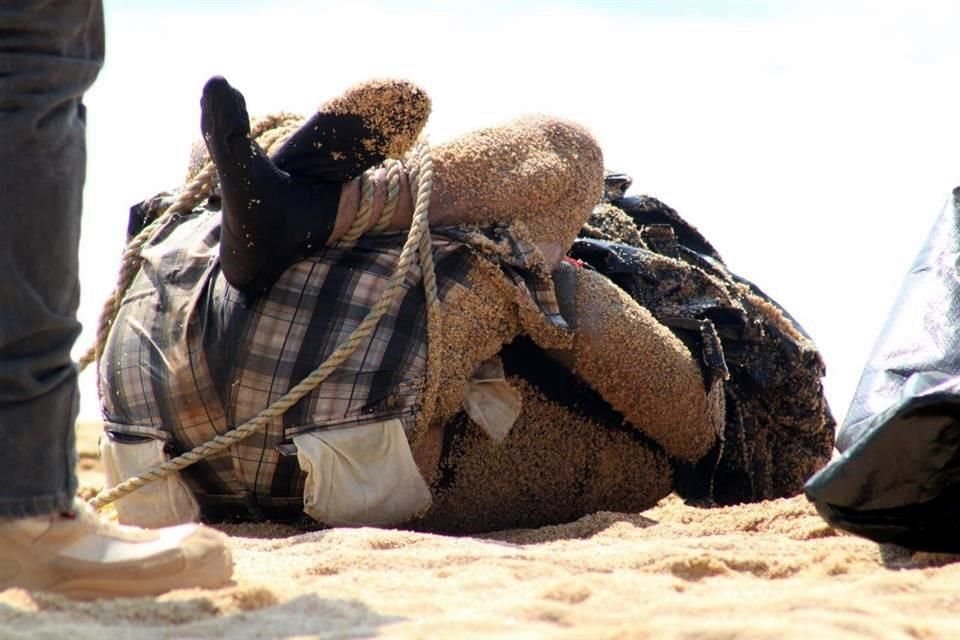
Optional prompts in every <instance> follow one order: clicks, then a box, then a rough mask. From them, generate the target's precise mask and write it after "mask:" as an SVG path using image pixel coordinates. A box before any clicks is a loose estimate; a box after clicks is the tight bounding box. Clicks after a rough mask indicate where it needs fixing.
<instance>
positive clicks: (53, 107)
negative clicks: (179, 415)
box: [0, 0, 104, 518]
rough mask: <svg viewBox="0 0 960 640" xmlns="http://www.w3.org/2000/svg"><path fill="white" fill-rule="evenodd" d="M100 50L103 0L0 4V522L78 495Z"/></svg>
mask: <svg viewBox="0 0 960 640" xmlns="http://www.w3.org/2000/svg"><path fill="white" fill-rule="evenodd" d="M103 53H104V41H103V8H102V5H101V1H100V0H52V1H51V0H4V1H3V2H2V4H0V518H9V517H23V516H34V515H43V514H45V513H50V512H54V511H63V510H66V509H68V508H69V507H70V505H71V503H72V501H73V495H74V493H75V491H76V485H77V481H76V475H75V472H74V465H75V462H76V449H75V442H74V421H75V419H76V415H77V405H78V389H77V372H76V367H75V365H74V364H73V361H72V360H71V358H70V350H71V347H72V346H73V343H74V341H75V340H76V338H77V335H78V334H79V333H80V323H79V322H78V321H77V304H78V301H79V295H80V282H79V276H78V245H79V241H80V207H81V199H82V196H83V182H84V177H85V171H86V147H85V124H84V107H83V105H82V103H81V99H82V97H83V94H84V92H85V91H86V90H87V89H88V88H89V87H90V85H91V84H92V83H93V81H94V79H95V78H96V76H97V73H98V72H99V70H100V67H101V65H102V62H103Z"/></svg>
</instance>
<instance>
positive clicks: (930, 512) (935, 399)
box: [805, 188, 960, 552]
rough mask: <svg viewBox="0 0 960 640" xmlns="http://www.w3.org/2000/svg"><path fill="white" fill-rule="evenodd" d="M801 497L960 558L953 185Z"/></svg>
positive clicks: (958, 261) (875, 531)
mask: <svg viewBox="0 0 960 640" xmlns="http://www.w3.org/2000/svg"><path fill="white" fill-rule="evenodd" d="M836 447H837V450H838V451H839V452H840V455H839V456H838V457H836V458H835V459H834V460H833V461H832V462H831V463H830V464H829V465H828V466H827V467H825V468H824V469H823V470H821V471H820V472H819V473H817V474H816V475H814V476H813V478H811V479H810V481H809V482H808V483H807V485H806V487H805V491H806V494H807V497H808V498H809V499H810V500H811V501H813V503H814V504H815V505H816V507H817V510H818V511H819V513H820V514H821V515H822V516H823V517H824V518H825V519H826V520H827V521H828V522H829V523H830V524H831V525H833V526H835V527H838V528H840V529H845V530H847V531H850V532H852V533H855V534H858V535H861V536H865V537H867V538H870V539H873V540H876V541H877V542H892V543H896V544H900V545H902V546H905V547H909V548H913V549H920V550H928V551H949V552H960V517H958V516H960V500H958V499H957V498H960V495H958V494H960V188H958V189H956V190H954V192H953V195H952V198H951V199H950V201H949V202H948V203H947V204H946V206H945V207H944V210H943V213H942V214H941V215H940V217H939V218H938V219H937V221H936V223H935V224H934V227H933V230H932V231H931V232H930V235H929V236H928V238H927V240H926V242H925V243H924V245H923V247H922V249H921V251H920V253H919V255H918V256H917V258H916V260H915V262H914V264H913V267H912V268H911V269H910V271H909V273H908V274H907V276H906V279H905V281H904V283H903V285H902V288H901V291H900V294H899V296H898V297H897V301H896V303H895V304H894V307H893V310H892V311H891V313H890V316H889V318H888V320H887V322H886V325H885V326H884V328H883V330H882V332H881V334H880V337H879V339H878V340H877V343H876V346H875V347H874V350H873V353H872V354H871V356H870V358H869V360H868V362H867V365H866V367H865V368H864V371H863V375H862V377H861V379H860V383H859V385H858V387H857V390H856V393H855V394H854V398H853V402H852V404H851V407H850V410H849V412H848V413H847V417H846V420H845V421H844V424H843V425H842V426H841V428H840V431H839V433H838V437H837V443H836Z"/></svg>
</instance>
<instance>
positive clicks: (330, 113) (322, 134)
mask: <svg viewBox="0 0 960 640" xmlns="http://www.w3.org/2000/svg"><path fill="white" fill-rule="evenodd" d="M429 115H430V98H429V97H428V96H427V93H426V92H425V91H424V90H423V89H421V88H420V87H418V86H416V85H415V84H413V83H411V82H408V81H406V80H370V81H367V82H363V83H360V84H357V85H354V86H353V87H350V88H349V89H347V90H346V91H345V92H344V93H343V95H341V96H339V97H337V98H334V99H333V100H330V101H328V102H326V103H325V104H324V105H323V106H321V107H320V109H319V110H318V111H317V113H315V114H314V115H313V117H311V118H310V119H309V120H307V122H306V123H304V125H303V126H302V127H300V128H299V129H297V131H295V132H294V133H293V134H292V135H291V136H290V137H289V138H288V139H287V140H286V141H285V142H284V143H283V144H282V145H281V146H280V148H279V149H278V150H277V151H276V153H274V154H273V159H274V162H276V164H277V166H278V167H280V168H281V169H283V170H284V171H288V172H290V173H291V174H294V175H300V176H304V177H306V176H311V177H315V178H321V179H325V180H339V181H341V182H342V181H346V180H350V179H352V178H354V177H356V176H358V175H360V174H361V173H362V172H363V171H364V170H366V169H367V168H368V167H371V166H374V165H376V164H379V163H380V162H382V161H383V160H384V159H385V158H399V157H400V156H402V155H403V154H404V153H405V152H406V151H407V150H409V149H410V147H411V146H413V143H414V142H415V141H416V140H417V137H418V136H419V135H420V132H421V131H422V130H423V126H424V125H425V124H426V122H427V117H428V116H429Z"/></svg>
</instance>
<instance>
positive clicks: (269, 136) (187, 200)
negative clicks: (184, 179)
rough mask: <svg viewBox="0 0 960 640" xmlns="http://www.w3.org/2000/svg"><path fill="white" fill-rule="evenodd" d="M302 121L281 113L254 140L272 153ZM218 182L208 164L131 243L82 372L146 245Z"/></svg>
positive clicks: (101, 342)
mask: <svg viewBox="0 0 960 640" xmlns="http://www.w3.org/2000/svg"><path fill="white" fill-rule="evenodd" d="M300 120H301V119H300V118H299V117H298V116H294V115H291V114H287V113H280V114H274V115H270V116H267V117H265V118H263V119H261V120H259V121H257V122H256V123H254V125H253V126H252V127H251V130H250V136H251V137H252V138H255V139H257V140H258V142H259V143H260V145H261V146H262V147H263V148H264V149H265V150H266V151H268V152H269V151H270V149H272V148H273V147H274V146H275V145H276V144H277V143H278V142H280V141H281V140H282V139H283V138H285V137H286V136H288V135H289V134H290V133H292V132H293V131H294V130H295V129H296V126H297V124H298V123H299V121H300ZM216 181H217V168H216V167H215V166H214V164H213V163H212V162H209V161H208V162H207V163H206V164H205V165H204V166H203V167H202V168H201V169H200V171H198V172H197V174H196V175H195V176H194V177H193V178H192V179H191V180H190V182H189V183H188V184H187V185H186V186H185V187H184V188H183V189H182V190H181V191H180V194H179V195H178V196H177V199H176V200H175V201H174V202H173V204H171V205H170V206H169V207H168V208H167V210H166V211H164V212H163V213H162V214H161V215H159V216H157V218H156V220H154V221H153V222H151V223H150V224H149V225H147V226H146V227H144V228H143V229H142V230H141V231H140V233H138V234H137V236H136V237H135V238H134V239H133V240H131V241H130V243H129V244H127V246H126V247H125V248H124V250H123V256H122V257H121V260H120V273H119V275H118V276H117V284H116V286H115V287H114V289H113V293H112V294H110V297H109V298H107V301H106V302H105V303H104V305H103V309H102V310H101V311H100V318H99V321H98V323H97V336H96V339H95V340H94V344H93V345H92V346H91V347H90V348H89V349H87V352H86V353H85V354H83V356H81V358H80V360H78V361H77V365H78V367H79V370H80V371H83V370H84V369H86V368H87V367H88V366H89V365H90V364H92V363H93V362H96V361H97V360H99V359H100V354H101V353H103V348H104V347H105V346H106V344H107V337H108V336H109V334H110V327H111V326H113V321H114V319H116V317H117V312H119V310H120V303H121V302H123V296H125V295H126V293H127V289H129V288H130V285H131V284H132V283H133V279H134V278H135V277H136V275H137V272H138V271H139V270H140V266H141V265H142V264H143V258H142V257H141V255H140V252H141V251H142V249H143V245H144V244H146V243H147V241H148V240H149V239H150V238H152V237H153V234H154V233H156V231H157V230H158V229H159V228H160V227H162V226H163V225H164V224H165V223H166V222H167V220H169V219H170V217H171V216H173V215H174V214H176V213H181V212H184V211H192V210H193V208H194V207H196V206H197V205H198V204H200V203H201V202H203V201H204V199H206V198H208V197H209V196H210V194H211V193H212V191H213V187H214V185H215V184H216Z"/></svg>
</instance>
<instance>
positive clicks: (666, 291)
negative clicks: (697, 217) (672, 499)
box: [570, 174, 836, 505]
mask: <svg viewBox="0 0 960 640" xmlns="http://www.w3.org/2000/svg"><path fill="white" fill-rule="evenodd" d="M629 184H630V180H629V177H627V176H624V175H622V174H616V175H614V176H609V175H608V176H607V180H606V190H605V203H604V204H601V205H600V206H599V207H597V208H596V209H595V210H594V212H593V215H592V216H591V218H590V220H589V221H588V223H587V224H586V225H585V226H584V229H583V231H582V232H581V237H580V238H579V239H578V240H577V241H576V242H575V243H574V245H573V247H572V249H571V251H570V256H571V257H573V258H576V259H579V260H582V261H583V262H585V263H587V264H589V265H590V266H592V267H593V268H594V269H596V270H597V271H599V272H600V273H602V274H604V275H605V276H607V277H608V278H610V279H611V280H612V281H613V282H614V283H615V284H617V285H618V286H619V287H620V288H622V289H623V290H624V291H626V292H627V293H628V294H629V295H630V296H631V297H633V298H634V299H635V300H636V301H637V302H638V303H640V304H641V305H643V306H644V307H646V308H647V309H648V310H649V311H650V312H651V313H652V314H653V316H654V317H655V318H656V319H657V320H659V321H660V322H661V323H662V324H663V325H665V326H666V327H668V328H669V329H670V330H671V331H672V332H673V333H674V334H675V335H676V336H677V337H678V338H680V340H682V341H683V342H684V343H685V344H686V345H687V346H688V348H689V349H690V351H691V353H694V354H700V358H701V359H702V362H701V369H702V370H703V372H704V376H705V382H706V383H707V385H708V386H709V384H710V383H711V380H712V379H713V377H715V376H723V377H725V378H726V382H725V384H724V389H725V399H726V409H727V412H726V424H725V428H724V434H723V439H722V441H721V442H719V443H718V444H717V445H716V446H715V447H714V449H713V450H712V451H711V452H710V453H708V454H707V455H706V456H705V457H704V458H703V459H702V460H701V461H700V462H698V463H697V464H695V465H690V464H685V463H682V462H679V461H674V481H675V489H676V491H677V492H678V493H679V494H680V495H681V496H683V497H684V498H686V499H688V500H693V501H697V502H700V503H709V504H719V505H724V504H736V503H739V502H753V501H756V500H764V499H772V498H780V497H785V496H792V495H796V494H798V493H800V492H801V491H802V489H803V486H804V483H805V482H806V480H807V479H808V478H809V477H810V475H811V474H812V473H814V471H816V470H817V469H819V468H821V467H822V466H823V465H824V464H826V463H827V461H828V460H829V459H830V454H831V452H832V450H833V438H834V427H835V426H836V423H835V421H834V419H833V416H832V414H831V412H830V409H829V407H828V406H827V402H826V399H825V397H824V393H823V386H822V378H823V375H824V373H825V366H824V363H823V360H822V358H821V357H820V353H819V352H818V351H817V349H816V346H815V345H814V343H813V341H812V340H811V339H810V337H809V336H808V335H807V334H806V333H805V332H804V330H803V328H802V327H801V326H800V325H799V323H797V321H796V320H795V319H794V318H793V317H791V316H790V314H789V313H787V312H786V310H784V309H783V308H782V307H781V306H780V305H778V304H777V303H776V302H775V301H773V300H772V299H771V298H770V297H769V296H767V295H766V294H765V293H764V292H763V291H761V290H760V289H759V288H757V287H756V286H755V285H753V284H752V283H751V282H749V281H747V280H746V279H744V278H742V277H740V276H738V275H736V274H734V273H732V272H731V271H730V270H729V269H728V268H727V267H726V265H725V264H724V262H723V259H722V258H721V256H720V254H719V253H718V252H717V250H716V249H715V248H714V247H713V246H712V245H711V244H710V242H709V241H708V240H707V239H706V238H705V237H704V236H703V235H702V234H701V233H700V232H699V231H698V230H697V229H695V228H694V227H693V226H692V225H690V224H689V223H688V222H686V221H685V220H684V219H683V218H682V217H681V216H680V215H679V214H678V213H677V212H676V211H675V210H673V209H672V208H670V207H669V206H667V205H665V204H664V203H662V202H661V201H659V200H657V199H656V198H652V197H649V196H643V195H639V196H628V195H624V193H623V192H624V191H626V188H627V187H629Z"/></svg>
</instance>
